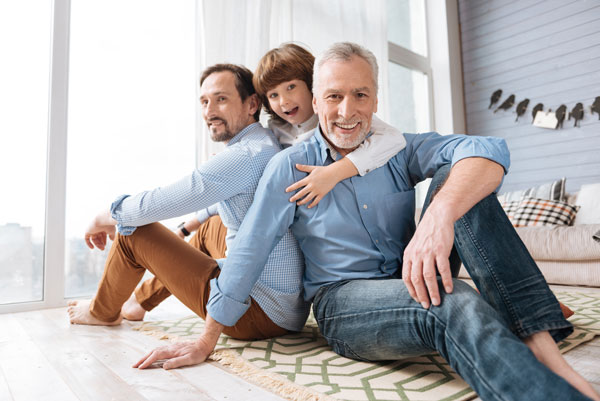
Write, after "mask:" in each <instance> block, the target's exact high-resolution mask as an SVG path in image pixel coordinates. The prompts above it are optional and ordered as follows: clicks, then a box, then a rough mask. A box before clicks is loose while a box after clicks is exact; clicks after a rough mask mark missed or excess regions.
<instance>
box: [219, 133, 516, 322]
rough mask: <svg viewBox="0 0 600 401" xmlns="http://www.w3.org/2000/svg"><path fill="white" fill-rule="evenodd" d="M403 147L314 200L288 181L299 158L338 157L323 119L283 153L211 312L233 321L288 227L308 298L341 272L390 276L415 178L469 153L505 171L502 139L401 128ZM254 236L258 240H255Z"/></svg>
mask: <svg viewBox="0 0 600 401" xmlns="http://www.w3.org/2000/svg"><path fill="white" fill-rule="evenodd" d="M403 135H404V137H405V139H406V147H405V148H404V149H403V150H401V151H400V152H399V153H398V154H397V155H396V156H394V157H393V158H392V159H391V160H390V161H389V162H388V163H387V164H386V165H384V166H383V167H380V168H378V169H375V170H373V171H371V172H370V173H369V174H367V175H365V176H362V177H361V176H354V177H352V178H349V179H346V180H343V181H341V182H340V183H339V184H337V185H336V186H335V187H334V188H333V190H332V191H331V192H330V193H329V194H327V196H325V197H324V198H323V199H322V200H321V202H320V203H319V204H318V205H317V206H316V207H314V208H311V209H309V208H307V207H306V206H301V207H298V206H296V204H295V203H291V202H290V201H289V198H290V196H291V195H292V194H291V193H286V192H285V188H286V187H287V186H289V185H291V184H293V183H294V182H296V181H298V180H300V179H302V178H303V177H305V176H306V173H303V172H300V171H298V170H297V169H296V168H295V165H296V163H300V164H308V165H328V164H331V163H332V162H333V159H332V158H331V156H330V152H329V149H328V146H327V143H326V141H325V140H324V139H323V137H322V135H321V133H320V129H319V127H317V128H316V129H315V135H314V136H313V137H312V138H311V139H309V140H308V141H305V142H302V143H299V144H297V145H295V146H292V147H290V148H287V149H285V150H283V151H282V152H280V153H278V154H277V155H275V157H273V159H271V161H270V162H269V164H268V166H267V168H266V169H265V172H264V174H263V177H262V178H261V180H260V183H259V185H258V188H257V190H256V195H255V198H254V202H253V203H252V206H251V207H250V209H249V210H248V213H247V214H246V218H245V219H244V222H243V223H242V225H241V227H240V230H239V233H238V236H237V239H236V243H235V247H234V248H233V249H232V250H231V251H230V252H229V254H228V257H227V260H226V262H225V264H224V268H223V272H222V274H221V275H220V276H219V277H218V278H217V279H213V285H212V286H211V288H212V290H211V298H210V300H209V302H208V312H209V314H210V315H211V316H212V317H213V318H215V319H216V320H217V321H219V322H221V323H224V322H226V323H225V324H228V325H229V324H233V323H234V322H235V321H237V319H239V318H240V317H241V316H242V315H243V313H244V312H245V310H246V308H247V306H246V305H245V304H244V300H245V299H246V297H247V296H248V293H249V292H250V290H251V288H252V286H253V283H254V282H255V281H256V279H257V278H258V277H259V276H260V274H261V272H262V268H263V265H264V261H265V260H266V259H267V257H268V255H269V253H270V252H271V249H272V248H273V246H274V245H275V244H277V242H278V241H279V240H280V238H281V237H282V236H283V235H284V234H285V233H286V231H287V230H288V228H289V227H291V229H292V232H293V233H294V236H295V237H296V239H297V240H298V242H299V243H300V247H301V249H302V251H303V253H304V259H305V264H306V270H305V275H304V289H305V299H306V300H307V301H310V300H312V298H313V297H314V295H315V293H316V291H317V290H318V289H319V287H321V286H323V285H326V284H329V283H332V282H336V281H339V280H347V279H359V278H375V277H387V276H390V275H392V274H393V273H394V272H395V271H396V270H397V269H398V267H399V266H401V263H402V255H403V252H404V248H405V247H406V245H407V244H408V242H409V241H410V238H411V237H412V235H413V233H414V231H415V223H414V212H415V196H414V186H415V185H416V184H417V183H418V182H420V181H422V180H424V179H425V178H427V177H431V176H433V174H434V173H435V172H436V171H437V169H438V168H439V167H440V166H442V165H443V164H448V163H451V164H452V165H454V164H455V163H456V162H458V161H459V160H462V159H464V158H467V157H484V158H487V159H490V160H493V161H495V162H497V163H499V164H501V165H502V166H503V167H504V170H505V171H507V170H508V167H509V164H510V159H509V152H508V148H507V146H506V143H505V142H504V140H502V139H500V138H493V137H476V136H466V135H448V136H441V135H439V134H437V133H426V134H420V135H414V134H403ZM257 244H261V246H259V247H257V246H256V245H257Z"/></svg>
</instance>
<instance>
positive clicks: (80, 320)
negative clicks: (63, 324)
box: [67, 300, 123, 326]
mask: <svg viewBox="0 0 600 401" xmlns="http://www.w3.org/2000/svg"><path fill="white" fill-rule="evenodd" d="M90 303H91V301H90V300H84V301H70V302H69V307H68V308H67V312H68V313H69V321H70V322H71V324H88V325H94V326H116V325H119V324H121V320H123V318H122V317H121V316H119V318H118V319H117V320H115V321H113V322H104V321H102V320H98V319H96V318H95V317H94V316H92V314H91V313H90Z"/></svg>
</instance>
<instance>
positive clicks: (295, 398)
mask: <svg viewBox="0 0 600 401" xmlns="http://www.w3.org/2000/svg"><path fill="white" fill-rule="evenodd" d="M132 329H133V330H136V331H140V332H142V333H144V334H146V335H148V336H151V337H154V338H158V339H159V340H169V341H171V342H177V341H180V340H183V339H184V338H183V337H180V336H178V335H176V334H169V333H165V332H164V331H162V330H160V329H158V328H157V327H156V326H153V325H152V323H151V322H148V323H142V324H141V325H140V326H135V327H132ZM217 348H218V346H217ZM208 358H209V359H211V360H213V361H215V362H218V363H219V364H221V365H223V366H225V367H227V368H228V369H229V370H231V371H232V372H233V373H235V374H237V375H238V376H240V377H243V378H244V379H247V380H248V381H250V382H252V383H254V384H256V385H258V386H261V387H262V388H264V389H266V390H268V391H271V392H273V393H275V394H277V395H280V396H282V397H285V398H287V399H288V400H291V401H338V399H337V398H333V397H331V396H329V395H327V394H323V393H320V392H318V391H316V390H313V389H310V388H306V387H304V386H301V385H299V384H296V383H294V382H291V381H289V380H288V379H286V378H285V377H283V376H282V375H280V374H278V373H271V372H265V371H264V370H263V369H261V368H259V367H257V366H254V365H253V364H252V363H251V362H249V361H247V360H246V359H244V358H243V357H242V356H240V355H239V354H238V353H237V352H235V351H233V350H231V349H229V348H221V349H216V350H215V351H213V353H212V354H210V355H209V357H208Z"/></svg>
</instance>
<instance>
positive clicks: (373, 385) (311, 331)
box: [136, 291, 600, 401]
mask: <svg viewBox="0 0 600 401" xmlns="http://www.w3.org/2000/svg"><path fill="white" fill-rule="evenodd" d="M555 294H556V296H557V298H558V299H559V300H560V301H561V302H563V303H564V304H566V305H567V306H569V308H571V309H572V310H573V311H574V312H575V314H574V315H573V316H571V318H569V321H570V322H571V323H573V325H574V326H575V331H574V333H573V334H571V335H570V336H569V337H568V338H567V339H565V340H564V341H562V342H561V343H560V344H559V348H560V349H561V352H563V353H564V352H566V351H568V350H570V349H572V348H574V347H576V346H577V345H579V344H582V343H584V342H586V341H589V340H591V339H593V338H594V336H596V335H600V295H597V294H588V293H582V292H565V291H555ZM136 329H139V330H142V331H150V332H151V334H153V335H157V336H158V337H159V338H163V339H173V340H175V341H176V340H178V339H181V340H183V339H185V340H189V339H193V338H196V337H198V336H199V335H200V333H201V332H202V331H203V329H204V321H203V320H202V319H200V318H198V317H197V316H190V317H187V318H183V319H179V320H172V321H156V322H147V323H144V324H142V326H139V327H137V328H136ZM211 358H212V359H214V360H217V361H219V362H220V363H222V364H224V365H225V366H228V367H229V368H230V369H232V370H233V371H234V372H236V373H238V374H240V375H242V376H244V377H246V378H248V379H249V380H250V381H254V382H258V384H260V385H262V386H264V387H267V388H270V389H271V390H274V391H275V392H276V393H279V394H280V395H282V396H284V397H287V398H288V399H292V400H295V399H298V400H305V399H312V400H332V399H336V400H369V401H375V400H379V401H383V400H406V401H417V400H419V401H421V400H423V401H425V400H448V401H450V400H469V399H472V398H475V397H476V394H475V392H474V391H473V390H472V389H471V388H470V387H469V386H468V385H467V384H466V383H465V382H464V381H463V380H462V379H461V378H460V376H458V374H457V373H455V372H454V371H453V370H452V369H451V368H450V367H449V365H448V363H447V362H446V361H445V360H444V359H443V358H442V357H441V356H440V355H438V354H437V353H433V354H429V355H424V356H421V357H416V358H410V359H405V360H401V361H392V362H380V363H368V362H361V361H355V360H352V359H348V358H344V357H342V356H339V355H337V354H336V353H334V352H333V351H332V350H331V348H330V347H329V345H327V342H326V341H325V339H324V338H323V337H322V336H321V335H320V333H319V329H318V327H317V324H316V322H315V321H314V320H312V319H309V321H308V322H307V323H306V325H305V327H304V329H303V330H302V331H301V332H299V333H296V334H291V335H286V336H282V337H277V338H272V339H268V340H262V341H239V340H235V339H233V338H231V337H228V336H225V335H222V336H221V338H220V339H219V343H218V345H217V348H216V350H215V352H214V353H213V354H212V355H211Z"/></svg>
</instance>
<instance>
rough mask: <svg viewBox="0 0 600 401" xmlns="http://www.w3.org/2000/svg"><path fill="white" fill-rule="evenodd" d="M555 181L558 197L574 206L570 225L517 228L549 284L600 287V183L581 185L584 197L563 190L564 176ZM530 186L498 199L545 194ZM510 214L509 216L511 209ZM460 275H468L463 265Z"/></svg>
mask: <svg viewBox="0 0 600 401" xmlns="http://www.w3.org/2000/svg"><path fill="white" fill-rule="evenodd" d="M548 185H550V184H547V185H546V186H545V190H546V191H547V190H548V188H549V187H548ZM552 185H555V186H556V187H553V188H552V190H553V191H555V192H556V195H555V196H556V198H557V199H560V200H561V201H562V202H563V204H568V205H573V206H575V208H576V213H577V216H576V217H575V218H574V221H572V222H570V223H568V224H569V225H531V226H525V227H515V230H516V231H517V233H518V234H519V236H520V237H521V239H522V240H523V243H524V244H525V246H526V247H527V249H528V250H529V253H531V256H532V257H533V259H534V260H535V261H536V263H537V265H538V266H539V268H540V270H541V272H542V274H543V275H544V277H545V278H546V280H547V281H548V283H549V284H560V285H571V286H589V287H600V184H591V185H584V186H582V188H581V191H580V192H581V194H582V195H581V197H580V196H579V192H578V193H575V194H572V195H569V194H565V193H564V186H565V179H564V178H563V179H561V180H558V181H556V182H554V183H552ZM531 190H532V189H528V190H525V191H517V192H515V193H508V194H504V195H500V196H499V200H500V202H501V204H502V205H503V207H504V206H505V205H506V204H507V203H509V202H510V201H511V198H512V199H515V198H520V199H523V197H524V196H537V197H540V196H542V195H540V192H538V193H537V194H536V193H535V191H534V193H531V192H530V193H529V194H527V191H531ZM534 190H535V188H534ZM548 197H551V196H548ZM513 202H514V201H513ZM505 210H507V209H506V207H505ZM507 214H509V218H510V217H511V215H510V213H508V211H507ZM511 221H512V219H511ZM508 257H510V256H508ZM459 277H463V278H468V277H469V275H468V273H467V271H466V270H465V268H464V267H462V268H461V271H460V273H459Z"/></svg>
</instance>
